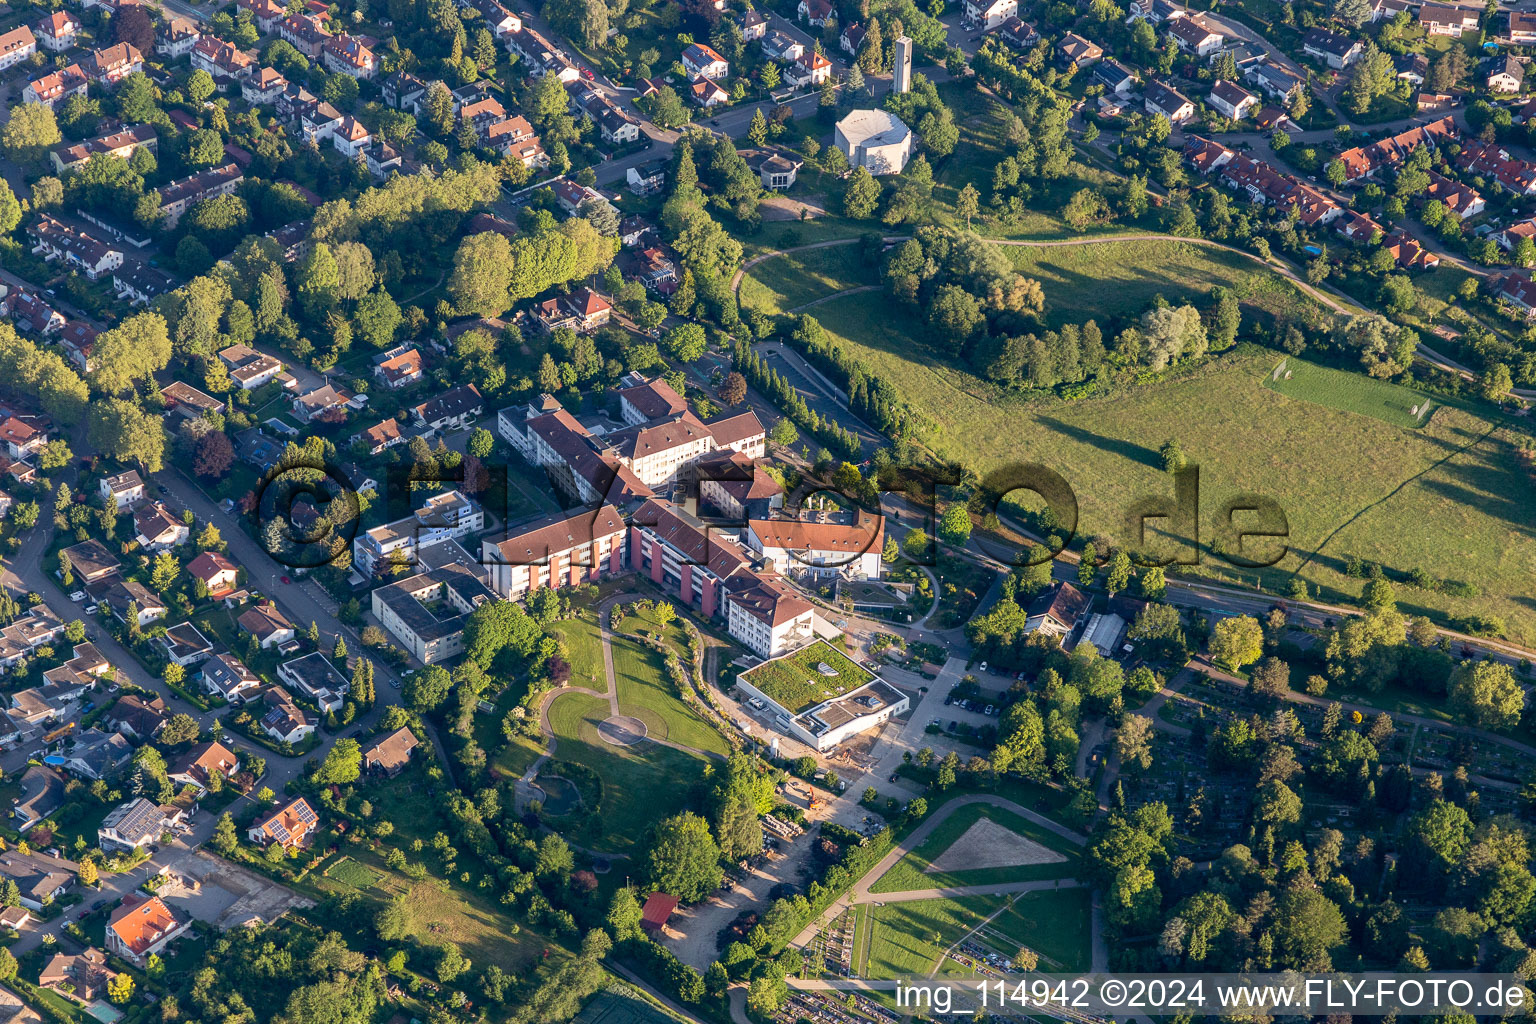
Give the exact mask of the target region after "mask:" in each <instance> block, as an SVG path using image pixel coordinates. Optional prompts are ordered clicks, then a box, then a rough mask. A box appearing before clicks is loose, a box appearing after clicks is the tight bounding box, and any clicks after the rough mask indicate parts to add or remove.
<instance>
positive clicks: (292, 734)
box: [261, 686, 320, 743]
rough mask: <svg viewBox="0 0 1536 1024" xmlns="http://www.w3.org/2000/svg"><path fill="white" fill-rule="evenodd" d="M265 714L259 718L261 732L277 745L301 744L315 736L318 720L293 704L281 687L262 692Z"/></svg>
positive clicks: (273, 687) (289, 696)
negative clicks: (277, 743)
mask: <svg viewBox="0 0 1536 1024" xmlns="http://www.w3.org/2000/svg"><path fill="white" fill-rule="evenodd" d="M261 700H262V703H263V704H264V705H265V707H266V709H267V710H266V713H265V714H263V715H262V716H261V730H262V732H264V733H266V734H267V735H268V736H270V737H272V738H273V739H274V740H276V741H277V742H279V743H302V742H304V741H305V740H306V739H308V738H309V737H311V736H313V735H314V734H315V727H316V726H317V725H319V724H320V720H319V719H318V718H316V717H315V716H314V715H311V714H308V713H307V712H305V711H304V709H303V708H301V707H299V706H298V705H297V704H295V703H294V702H293V697H292V696H291V695H290V694H289V693H288V691H287V690H285V689H283V688H282V687H281V686H272V687H269V688H267V689H266V690H265V691H263V692H262V695H261Z"/></svg>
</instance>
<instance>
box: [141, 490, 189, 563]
mask: <svg viewBox="0 0 1536 1024" xmlns="http://www.w3.org/2000/svg"><path fill="white" fill-rule="evenodd" d="M133 530H134V539H135V540H136V541H138V543H139V547H141V548H143V549H144V550H146V551H164V550H166V549H167V548H174V547H180V546H181V545H182V544H185V543H186V542H187V541H188V540H189V539H190V538H191V536H192V528H191V527H189V526H188V525H187V524H186V523H184V522H183V521H182V520H181V517H180V516H175V515H172V514H171V511H170V509H168V508H166V507H165V503H164V502H160V501H156V502H153V503H151V504H149V505H145V506H143V507H142V508H139V509H136V510H135V511H134V513H133Z"/></svg>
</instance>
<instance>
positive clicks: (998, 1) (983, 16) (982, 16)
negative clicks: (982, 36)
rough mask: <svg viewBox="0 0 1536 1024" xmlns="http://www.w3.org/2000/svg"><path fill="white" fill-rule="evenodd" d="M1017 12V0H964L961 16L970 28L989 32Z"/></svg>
mask: <svg viewBox="0 0 1536 1024" xmlns="http://www.w3.org/2000/svg"><path fill="white" fill-rule="evenodd" d="M1018 13H1019V0H965V4H964V6H963V7H962V8H961V17H962V19H963V20H964V22H965V26H966V27H967V28H970V29H981V30H982V31H983V32H991V31H992V30H993V29H995V28H998V27H999V26H1001V25H1002V23H1003V22H1005V21H1007V20H1008V19H1009V18H1012V17H1015V16H1016V15H1017V14H1018Z"/></svg>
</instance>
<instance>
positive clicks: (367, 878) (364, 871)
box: [325, 857, 383, 889]
mask: <svg viewBox="0 0 1536 1024" xmlns="http://www.w3.org/2000/svg"><path fill="white" fill-rule="evenodd" d="M325 877H326V878H334V879H336V880H337V881H338V882H344V883H346V884H347V885H350V886H352V888H354V889H371V888H373V887H374V886H375V885H377V884H378V883H379V881H380V880H381V879H382V877H383V876H381V875H380V874H379V873H378V872H377V871H375V870H373V869H372V868H370V867H368V866H367V865H366V864H361V863H359V862H358V861H355V860H353V859H352V858H351V857H343V858H342V859H341V860H339V861H337V862H336V863H334V864H332V865H331V866H330V867H328V868H326V869H325Z"/></svg>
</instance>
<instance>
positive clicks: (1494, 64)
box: [1483, 55, 1525, 93]
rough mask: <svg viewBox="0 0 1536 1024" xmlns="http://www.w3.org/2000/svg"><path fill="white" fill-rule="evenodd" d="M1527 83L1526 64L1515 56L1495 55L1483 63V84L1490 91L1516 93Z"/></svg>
mask: <svg viewBox="0 0 1536 1024" xmlns="http://www.w3.org/2000/svg"><path fill="white" fill-rule="evenodd" d="M1524 83H1525V65H1524V64H1522V63H1520V61H1518V60H1516V59H1515V58H1514V57H1511V56H1508V55H1505V56H1503V57H1494V58H1493V59H1492V60H1490V61H1488V62H1486V63H1485V64H1484V65H1483V84H1484V85H1485V86H1487V87H1488V91H1489V92H1502V93H1516V92H1519V91H1520V87H1521V86H1522V85H1523V84H1524Z"/></svg>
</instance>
